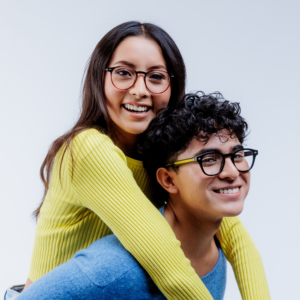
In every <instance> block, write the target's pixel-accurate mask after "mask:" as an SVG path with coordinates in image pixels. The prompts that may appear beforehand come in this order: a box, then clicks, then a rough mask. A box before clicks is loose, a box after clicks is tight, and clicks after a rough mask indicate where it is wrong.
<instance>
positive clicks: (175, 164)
mask: <svg viewBox="0 0 300 300" xmlns="http://www.w3.org/2000/svg"><path fill="white" fill-rule="evenodd" d="M242 150H250V151H252V152H253V161H252V164H251V166H250V167H249V169H248V170H243V171H241V170H239V169H238V168H237V166H236V165H235V163H234V156H235V154H236V153H237V152H239V151H242ZM214 153H215V154H220V155H221V156H222V163H221V167H220V171H219V172H218V173H216V174H207V173H206V172H205V171H204V169H203V166H202V159H203V157H204V156H205V155H207V154H214ZM257 155H258V150H254V149H251V148H240V149H238V150H236V151H234V152H232V153H227V154H223V153H221V152H219V151H208V152H205V153H203V154H201V155H198V156H196V157H192V158H187V159H182V160H177V161H175V162H173V163H171V164H167V165H166V167H179V166H181V165H186V164H189V163H192V162H198V164H199V165H200V168H201V170H202V172H203V173H204V174H205V175H207V176H216V175H219V174H220V173H221V172H222V171H223V169H224V166H225V158H226V157H230V158H231V161H232V163H233V165H234V166H235V167H236V169H237V170H238V171H239V172H242V173H246V172H249V171H250V170H251V169H252V168H253V166H254V162H255V159H256V156H257Z"/></svg>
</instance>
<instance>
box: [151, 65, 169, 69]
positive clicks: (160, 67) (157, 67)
mask: <svg viewBox="0 0 300 300" xmlns="http://www.w3.org/2000/svg"><path fill="white" fill-rule="evenodd" d="M155 69H156V70H157V69H165V70H166V69H167V68H166V66H164V65H155V66H152V67H150V68H149V70H155Z"/></svg>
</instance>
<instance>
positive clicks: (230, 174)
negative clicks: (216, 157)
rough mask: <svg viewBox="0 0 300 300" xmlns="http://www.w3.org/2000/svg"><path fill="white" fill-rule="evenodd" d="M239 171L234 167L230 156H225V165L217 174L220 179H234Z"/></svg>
mask: <svg viewBox="0 0 300 300" xmlns="http://www.w3.org/2000/svg"><path fill="white" fill-rule="evenodd" d="M239 174H240V172H239V171H238V169H237V168H236V167H235V165H234V163H233V162H232V160H231V158H230V157H226V158H225V165H224V168H223V170H222V172H221V173H220V174H219V178H221V179H226V178H228V179H230V180H235V179H236V178H237V177H238V176H239Z"/></svg>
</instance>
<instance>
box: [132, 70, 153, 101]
mask: <svg viewBox="0 0 300 300" xmlns="http://www.w3.org/2000/svg"><path fill="white" fill-rule="evenodd" d="M129 92H130V94H131V95H133V96H135V97H137V98H138V99H141V98H144V97H145V96H149V95H150V92H149V91H148V90H147V87H146V84H145V79H144V75H143V74H138V77H137V80H136V82H135V84H134V86H133V87H131V88H130V89H129Z"/></svg>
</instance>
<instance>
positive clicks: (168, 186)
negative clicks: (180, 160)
mask: <svg viewBox="0 0 300 300" xmlns="http://www.w3.org/2000/svg"><path fill="white" fill-rule="evenodd" d="M174 173H175V172H174V171H169V170H168V169H166V168H159V169H158V170H157V171H156V179H157V181H158V183H159V184H160V185H161V186H162V187H163V188H164V189H165V190H166V191H167V192H168V193H170V194H177V193H178V188H177V187H176V185H175V184H174V181H173V177H174Z"/></svg>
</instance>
